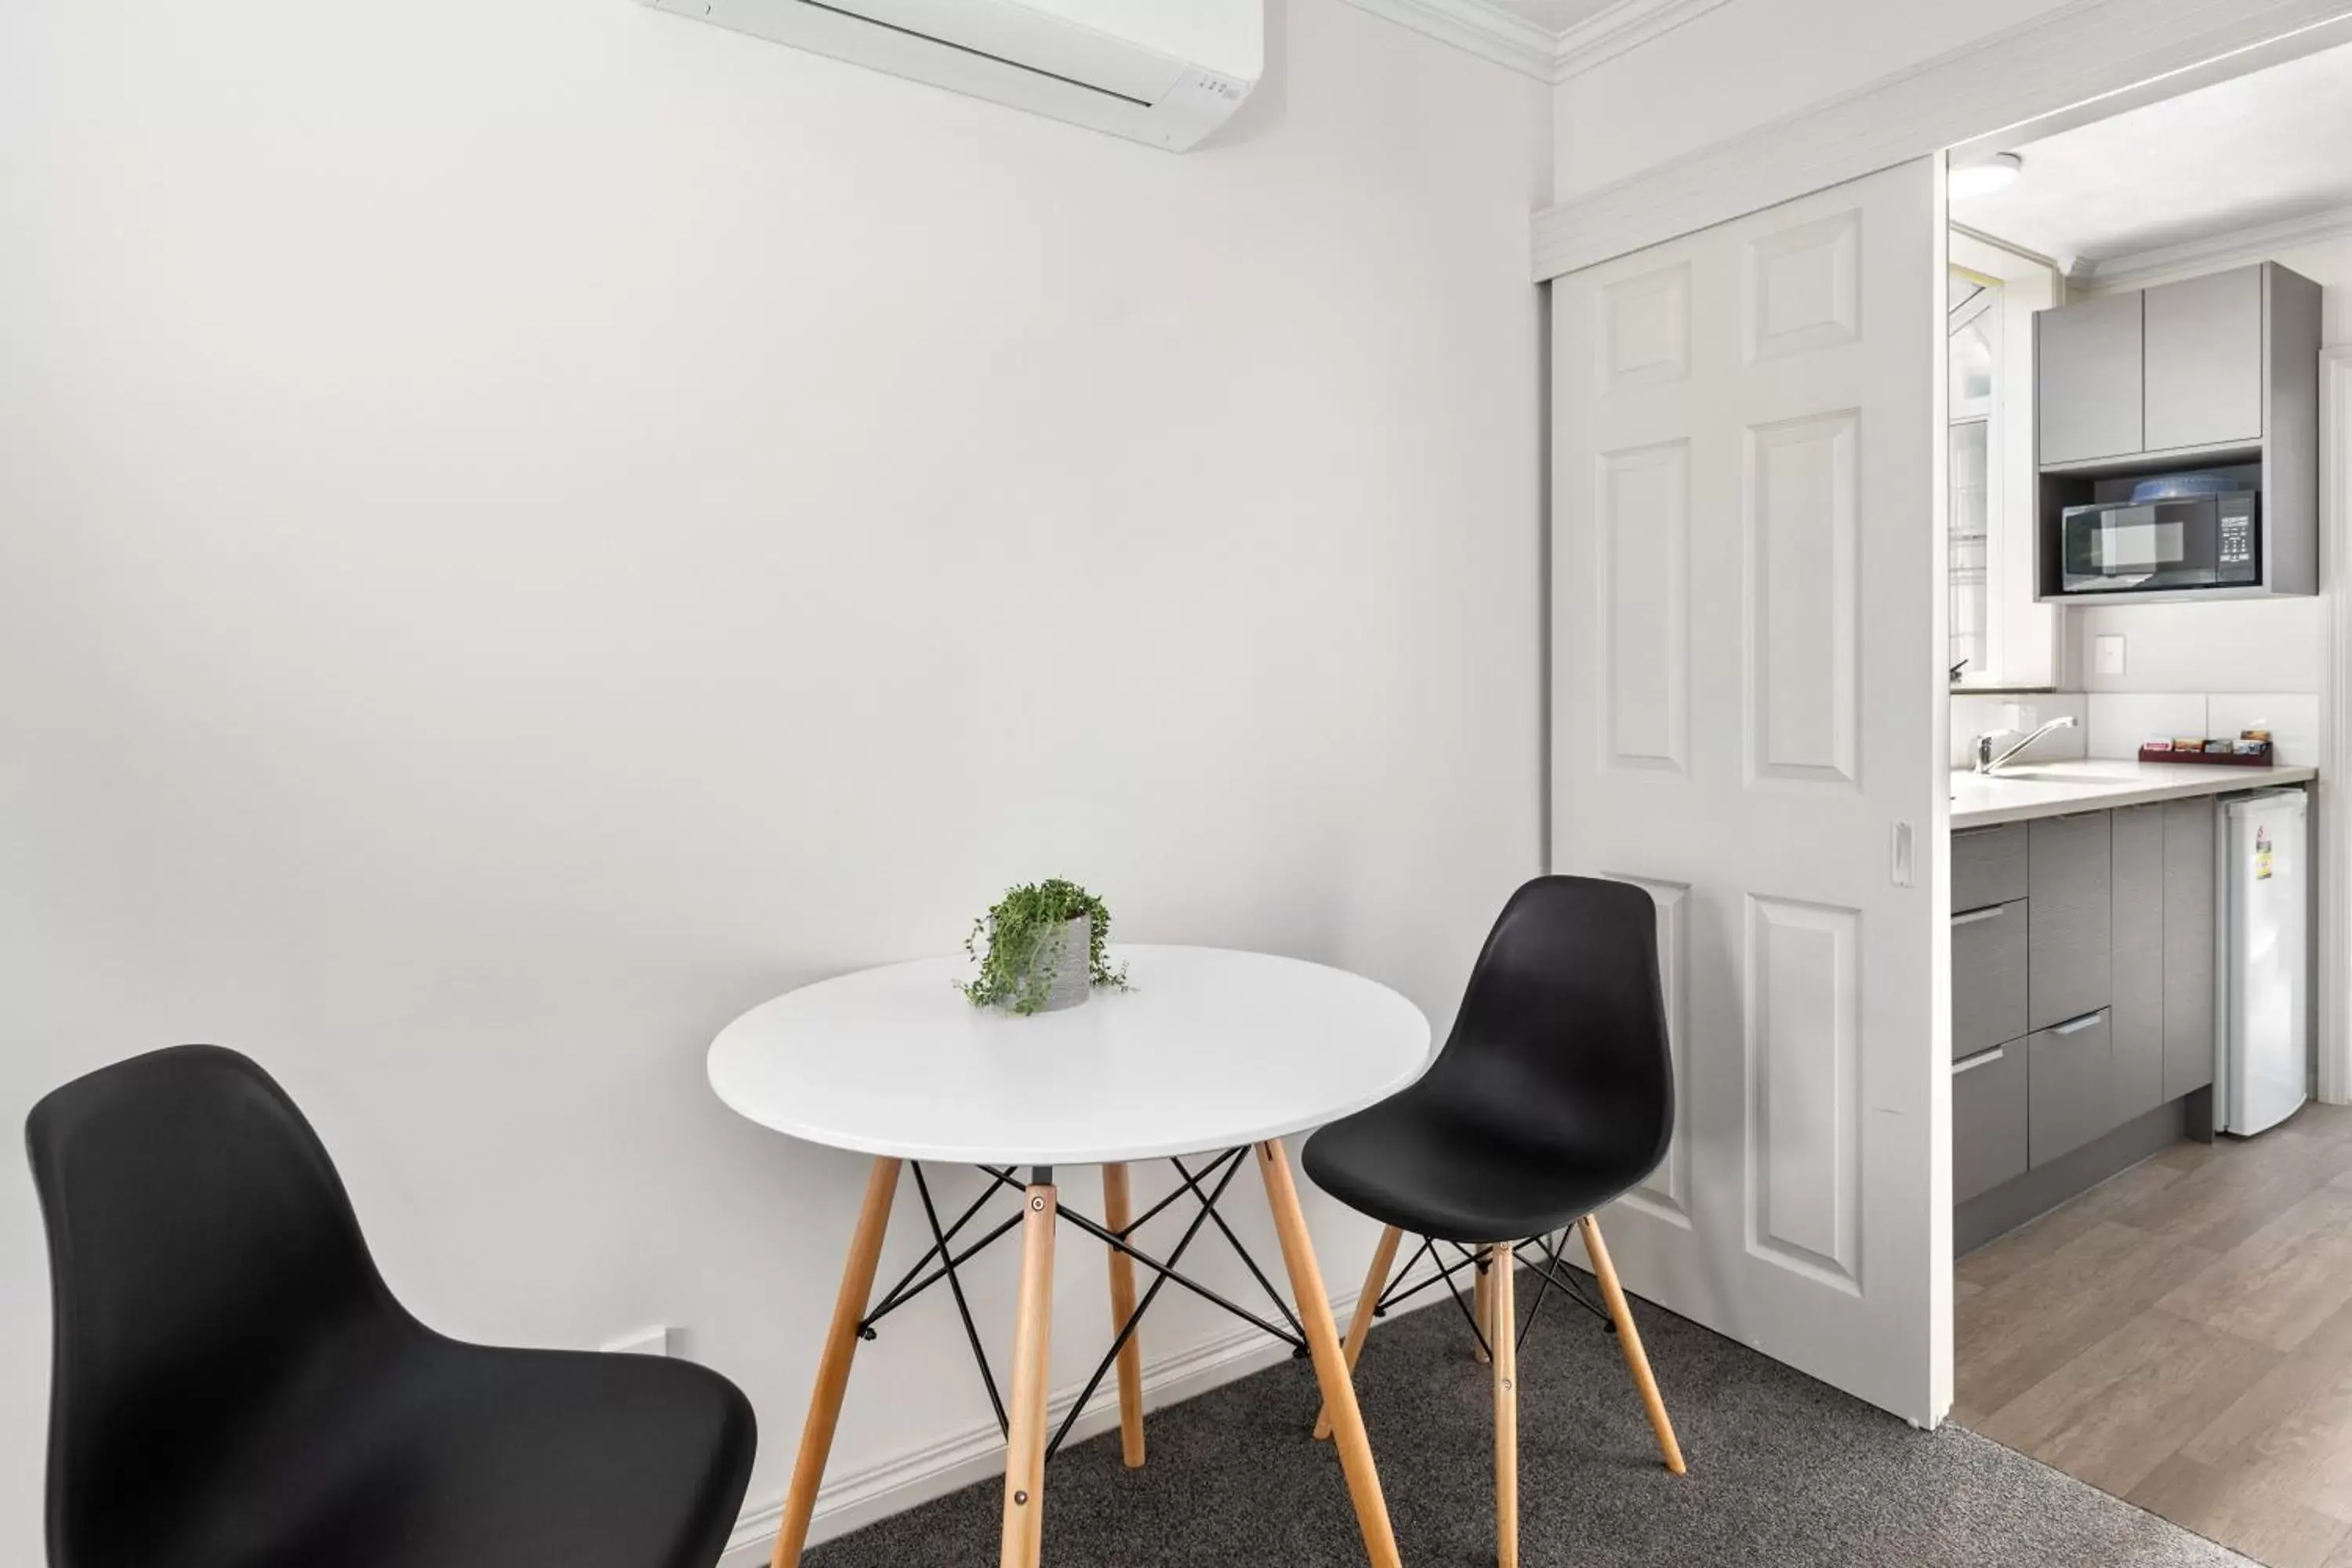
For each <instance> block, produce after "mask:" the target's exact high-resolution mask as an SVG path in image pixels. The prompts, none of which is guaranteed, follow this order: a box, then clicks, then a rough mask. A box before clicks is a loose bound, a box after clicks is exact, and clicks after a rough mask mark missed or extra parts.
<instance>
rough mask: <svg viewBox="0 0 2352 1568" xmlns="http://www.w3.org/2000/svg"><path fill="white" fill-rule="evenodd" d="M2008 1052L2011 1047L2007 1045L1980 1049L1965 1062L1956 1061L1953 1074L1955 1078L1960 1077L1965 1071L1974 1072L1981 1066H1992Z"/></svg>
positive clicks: (1953, 1065)
mask: <svg viewBox="0 0 2352 1568" xmlns="http://www.w3.org/2000/svg"><path fill="white" fill-rule="evenodd" d="M2008 1054H2009V1047H2007V1046H1995V1047H1993V1048H1992V1049H1990V1050H1989V1051H1979V1052H1978V1053H1977V1054H1976V1055H1975V1056H1972V1057H1970V1058H1969V1059H1968V1060H1966V1061H1964V1062H1954V1063H1953V1064H1952V1076H1953V1077H1954V1078H1958V1077H1959V1076H1960V1075H1961V1074H1962V1073H1964V1072H1974V1071H1976V1070H1977V1068H1981V1067H1990V1066H1991V1065H1992V1064H1993V1063H1995V1062H1997V1061H1999V1060H2000V1058H2003V1057H2005V1056H2007V1055H2008Z"/></svg>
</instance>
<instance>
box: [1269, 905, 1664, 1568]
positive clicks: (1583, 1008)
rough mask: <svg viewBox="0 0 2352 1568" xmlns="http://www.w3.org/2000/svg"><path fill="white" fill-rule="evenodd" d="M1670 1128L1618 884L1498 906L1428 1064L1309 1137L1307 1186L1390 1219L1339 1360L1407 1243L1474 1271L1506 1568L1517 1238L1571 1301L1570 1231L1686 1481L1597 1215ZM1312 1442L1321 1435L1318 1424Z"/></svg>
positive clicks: (1649, 948) (1511, 1508)
mask: <svg viewBox="0 0 2352 1568" xmlns="http://www.w3.org/2000/svg"><path fill="white" fill-rule="evenodd" d="M1674 1130H1675V1082H1674V1066H1673V1058H1672V1057H1671V1056H1670V1055H1669V1052H1668V1048H1667V1041H1666V1012H1665V1003H1664V997H1663V996H1662V994H1661V993H1660V990H1659V985H1658V942H1657V924H1656V913H1655V906H1654V904H1653V903H1652V902H1651V900H1650V896H1649V894H1647V893H1645V892H1643V890H1642V889H1639V888H1636V887H1633V886H1631V885H1630V884H1628V883H1624V882H1611V881H1601V880H1597V879H1591V878H1587V877H1541V878H1538V879H1536V880H1535V881H1532V882H1529V883H1528V884H1527V886H1525V887H1523V888H1521V889H1519V890H1518V891H1517V892H1516V893H1514V894H1513V895H1511V901H1510V902H1509V903H1508V904H1507V905H1506V906H1504V909H1503V913H1502V916H1501V918H1500V919H1498V920H1496V922H1495V929H1494V931H1492V932H1490V933H1489V934H1488V936H1487V938H1486V948H1485V950H1484V951H1482V952H1480V953H1479V954H1478V963H1477V965H1476V967H1475V968H1474V969H1473V970H1472V971H1471V973H1470V984H1469V989H1468V990H1467V991H1466V992H1465V994H1464V995H1463V998H1462V1008H1461V1012H1460V1014H1459V1015H1458V1016H1457V1017H1456V1018H1455V1021H1454V1033H1453V1035H1452V1036H1451V1037H1449V1038H1448V1039H1447V1040H1446V1042H1445V1048H1444V1050H1443V1051H1441V1052H1440V1053H1439V1054H1438V1058H1437V1060H1436V1061H1435V1062H1433V1063H1432V1064H1431V1066H1430V1068H1429V1071H1428V1072H1427V1073H1425V1074H1424V1075H1423V1077H1422V1078H1421V1079H1420V1080H1419V1081H1418V1082H1416V1083H1414V1084H1413V1085H1412V1088H1410V1089H1405V1090H1403V1091H1402V1093H1399V1094H1396V1095H1393V1096H1391V1098H1389V1099H1388V1100H1382V1101H1381V1103H1380V1104H1378V1105H1375V1106H1373V1107H1371V1108H1370V1110H1360V1111H1358V1112H1357V1113H1356V1114H1355V1115H1353V1116H1350V1117H1348V1118H1346V1119H1345V1120H1344V1121H1335V1122H1333V1123H1332V1124H1331V1125H1330V1126H1328V1127H1326V1128H1324V1129H1322V1130H1321V1131H1318V1132H1317V1133H1316V1134H1315V1135H1314V1136H1313V1137H1311V1138H1309V1139H1308V1140H1307V1147H1306V1150H1305V1152H1304V1154H1303V1155H1302V1163H1304V1164H1305V1165H1306V1167H1307V1174H1308V1175H1309V1176H1310V1177H1312V1178H1313V1179H1314V1181H1315V1183H1316V1184H1317V1185H1318V1186H1320V1187H1321V1188H1323V1190H1324V1191H1326V1192H1328V1193H1329V1194H1331V1195H1332V1196H1334V1197H1336V1198H1338V1199H1339V1201H1340V1202H1342V1203H1344V1204H1346V1205H1348V1206H1349V1207H1350V1208H1353V1209H1356V1210H1358V1211H1359V1212H1360V1213H1363V1214H1366V1215H1370V1216H1371V1217H1372V1218H1374V1219H1376V1220H1379V1221H1381V1223H1382V1224H1383V1225H1385V1226H1387V1227H1388V1228H1387V1229H1386V1230H1384V1231H1382V1232H1381V1240H1380V1245H1379V1247H1378V1248H1377V1249H1376V1250H1375V1251H1374V1253H1373V1255H1372V1267H1371V1272H1370V1275H1369V1276H1368V1277H1367V1278H1366V1279H1365V1281H1364V1293H1363V1295H1362V1296H1360V1298H1358V1300H1357V1302H1356V1313H1355V1320H1354V1321H1353V1322H1352V1323H1350V1324H1349V1330H1348V1343H1347V1352H1348V1363H1349V1366H1351V1367H1352V1366H1353V1365H1354V1364H1355V1362H1356V1358H1357V1357H1358V1355H1360V1353H1361V1352H1362V1350H1363V1344H1364V1336H1365V1333H1366V1331H1368V1330H1369V1329H1370V1326H1371V1321H1372V1318H1373V1316H1374V1315H1375V1314H1376V1313H1377V1312H1379V1311H1381V1310H1384V1309H1385V1307H1386V1306H1387V1305H1388V1302H1387V1301H1386V1300H1384V1299H1383V1296H1382V1291H1383V1290H1384V1289H1387V1287H1388V1283H1389V1274H1390V1270H1391V1268H1393V1267H1394V1265H1395V1261H1396V1252H1397V1243H1398V1241H1399V1240H1400V1238H1401V1237H1402V1236H1403V1235H1404V1234H1405V1233H1407V1232H1410V1233H1412V1234H1413V1235H1415V1236H1419V1237H1423V1250H1426V1251H1431V1252H1434V1251H1435V1249H1436V1244H1437V1243H1438V1242H1446V1243H1451V1244H1455V1250H1456V1251H1457V1253H1459V1255H1460V1259H1461V1260H1460V1261H1458V1262H1456V1263H1454V1264H1452V1265H1451V1266H1450V1267H1447V1266H1445V1265H1444V1258H1443V1255H1440V1256H1439V1261H1440V1264H1441V1267H1446V1274H1445V1285H1446V1288H1447V1289H1454V1284H1453V1274H1454V1273H1455V1272H1458V1271H1459V1270H1461V1269H1462V1268H1470V1269H1471V1270H1473V1272H1474V1273H1475V1278H1476V1285H1477V1289H1476V1294H1475V1300H1476V1307H1475V1310H1471V1312H1470V1316H1471V1318H1472V1322H1473V1328H1474V1332H1475V1335H1476V1337H1477V1340H1478V1342H1479V1346H1480V1353H1481V1355H1482V1356H1483V1357H1485V1358H1486V1359H1489V1360H1491V1361H1492V1363H1493V1365H1494V1384H1495V1503H1496V1549H1497V1550H1496V1555H1497V1557H1498V1559H1499V1560H1500V1562H1501V1563H1502V1564H1503V1568H1513V1565H1514V1564H1516V1563H1517V1561H1518V1474H1517V1467H1518V1447H1517V1445H1518V1425H1517V1423H1518V1407H1517V1379H1518V1373H1517V1355H1518V1340H1519V1337H1520V1334H1521V1332H1522V1331H1521V1330H1519V1329H1518V1327H1517V1311H1516V1306H1515V1302H1514V1300H1513V1298H1514V1288H1513V1275H1514V1272H1515V1271H1514V1269H1513V1268H1511V1267H1509V1266H1508V1265H1509V1264H1510V1263H1513V1262H1516V1261H1517V1260H1518V1258H1520V1257H1521V1255H1522V1247H1523V1246H1529V1245H1530V1244H1531V1245H1532V1250H1533V1256H1531V1257H1529V1258H1528V1261H1529V1262H1530V1264H1531V1265H1532V1266H1533V1268H1535V1269H1536V1270H1538V1272H1539V1273H1541V1274H1542V1275H1543V1276H1544V1279H1545V1285H1544V1288H1545V1289H1547V1290H1549V1289H1551V1288H1552V1287H1553V1286H1554V1285H1558V1286H1559V1288H1560V1289H1565V1290H1569V1291H1570V1292H1571V1293H1572V1294H1575V1295H1576V1296H1577V1298H1578V1299H1579V1300H1582V1299H1583V1298H1582V1295H1581V1292H1580V1290H1578V1289H1577V1288H1576V1286H1575V1283H1574V1281H1573V1280H1572V1279H1569V1278H1568V1277H1567V1275H1566V1273H1565V1271H1564V1270H1563V1269H1562V1268H1560V1258H1559V1247H1558V1246H1557V1245H1556V1244H1554V1243H1552V1242H1551V1241H1550V1240H1549V1237H1551V1236H1552V1234H1553V1233H1554V1232H1557V1231H1561V1230H1564V1229H1566V1228H1567V1227H1568V1226H1578V1227H1579V1228H1580V1230H1581V1232H1582V1234H1583V1237H1584V1245H1585V1250H1586V1252H1587V1254H1588V1255H1589V1256H1590V1257H1591V1262H1592V1271H1593V1274H1594V1277H1595V1278H1596V1279H1598V1280H1599V1282H1600V1285H1601V1297H1602V1300H1603V1301H1604V1302H1605V1303H1606V1309H1605V1310H1606V1315H1607V1318H1608V1321H1609V1322H1610V1324H1611V1326H1612V1328H1613V1329H1614V1330H1615V1331H1616V1334H1617V1341H1618V1344H1619V1346H1620V1347H1621V1348H1622V1350H1623V1352H1624V1354H1625V1363H1626V1365H1627V1367H1628V1368H1630V1369H1631V1371H1632V1372H1633V1382H1634V1384H1635V1385H1636V1386H1637V1388H1638V1389H1639V1391H1640V1393H1641V1395H1642V1399H1643V1405H1644V1406H1645V1407H1646V1409H1647V1411H1648V1414H1649V1417H1650V1426H1651V1428H1652V1429H1653V1430H1654V1432H1655V1433H1656V1434H1657V1439H1658V1448H1659V1451H1660V1453H1661V1454H1663V1455H1664V1458H1665V1462H1666V1468H1668V1469H1670V1470H1672V1471H1674V1472H1675V1474H1676V1475H1680V1474H1682V1473H1683V1458H1682V1451H1681V1449H1680V1447H1678V1446H1677V1445H1676V1443H1675V1431H1674V1426H1673V1424H1672V1423H1671V1422H1669V1421H1668V1420H1667V1418H1666V1407H1665V1404H1664V1401H1663V1400H1662V1399H1661V1398H1660V1397H1659V1394H1658V1386H1657V1382H1656V1380H1655V1379H1654V1378H1653V1377H1652V1376H1651V1375H1650V1363H1649V1358H1648V1357H1647V1356H1646V1355H1645V1354H1643V1350H1642V1337H1641V1334H1640V1332H1639V1331H1637V1330H1636V1329H1635V1328H1634V1326H1633V1314H1632V1313H1631V1312H1630V1311H1629V1310H1627V1308H1626V1305H1625V1292H1624V1290H1623V1289H1622V1287H1620V1285H1619V1284H1618V1282H1617V1271H1616V1269H1615V1268H1613V1267H1612V1266H1611V1264H1610V1261H1609V1250H1608V1248H1607V1247H1606V1246H1604V1245H1603V1244H1602V1242H1601V1226H1600V1224H1599V1222H1598V1221H1597V1220H1596V1219H1595V1218H1594V1217H1593V1214H1594V1211H1595V1210H1597V1209H1599V1208H1601V1207H1602V1206H1604V1205H1607V1204H1609V1203H1610V1202H1611V1201H1612V1200H1613V1199H1615V1198H1618V1197H1620V1196H1622V1195H1623V1194H1625V1193H1627V1192H1629V1191H1631V1190H1632V1189H1633V1187H1634V1186H1635V1185H1636V1184H1639V1183H1640V1182H1641V1180H1642V1179H1643V1177H1644V1176H1646V1175H1648V1174H1649V1173H1651V1172H1652V1171H1653V1170H1654V1169H1656V1168H1657V1164H1658V1162H1659V1161H1660V1160H1662V1159H1664V1157H1665V1152H1666V1145H1667V1143H1668V1142H1670V1141H1671V1140H1672V1138H1673V1136H1674ZM1536 1238H1544V1239H1540V1240H1538V1239H1536ZM1415 1256H1416V1258H1418V1256H1419V1254H1418V1253H1417V1254H1416V1255H1415ZM1497 1263H1502V1264H1504V1265H1506V1266H1503V1267H1496V1264H1497ZM1409 1271H1410V1270H1409V1269H1408V1272H1409ZM1457 1295H1458V1292H1457ZM1538 1304H1540V1303H1538ZM1587 1304H1588V1305H1590V1304H1591V1303H1589V1302H1588V1303H1587ZM1595 1310H1601V1309H1598V1308H1596V1309H1595ZM1316 1435H1317V1436H1324V1435H1325V1429H1324V1427H1323V1426H1322V1425H1320V1424H1319V1423H1318V1426H1317V1428H1316Z"/></svg>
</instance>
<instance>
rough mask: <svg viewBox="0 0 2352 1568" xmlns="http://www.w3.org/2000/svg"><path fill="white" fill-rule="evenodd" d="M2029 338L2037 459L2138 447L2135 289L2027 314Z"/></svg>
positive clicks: (2116, 453)
mask: <svg viewBox="0 0 2352 1568" xmlns="http://www.w3.org/2000/svg"><path fill="white" fill-rule="evenodd" d="M2033 342H2034V351H2033V353H2034V373H2033V384H2034V395H2033V406H2034V417H2035V419H2036V420H2037V421H2038V422H2039V424H2040V426H2041V458H2040V460H2041V461H2042V462H2043V463H2066V462H2072V461H2074V460H2075V459H2076V458H2115V457H2122V456H2126V455H2128V454H2130V453H2134V452H2137V451H2139V450H2141V449H2142V447H2143V446H2144V445H2145V443H2144V442H2143V440H2142V438H2141V437H2142V426H2141V424H2140V396H2141V379H2142V377H2141V343H2140V296H2139V294H2138V292H2137V290H2135V291H2134V292H2132V293H2129V294H2110V295H2107V296H2105V298H2103V299H2097V300H2084V301H2083V303H2081V304H2079V305H2064V306H2061V307H2060V308H2059V309H2057V310H2043V311H2042V312H2041V313H2040V314H2038V315H2036V316H2035V317H2034V318H2033Z"/></svg>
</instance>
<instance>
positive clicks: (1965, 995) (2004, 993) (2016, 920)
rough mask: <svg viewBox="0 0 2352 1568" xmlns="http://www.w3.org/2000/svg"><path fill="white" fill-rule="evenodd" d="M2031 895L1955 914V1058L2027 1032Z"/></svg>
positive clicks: (1956, 1059) (1953, 1057)
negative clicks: (2027, 932)
mask: <svg viewBox="0 0 2352 1568" xmlns="http://www.w3.org/2000/svg"><path fill="white" fill-rule="evenodd" d="M2025 908H2026V900H2023V899H2019V900H2015V901H2013V902H2011V903H2006V904H1995V905H1993V906H1992V907H1991V908H1990V909H1984V910H1969V912H1968V913H1967V914H1962V915H1954V916H1953V917H1952V1059H1953V1060H1954V1061H1958V1060H1959V1059H1960V1058H1962V1057H1970V1056H1974V1055H1976V1053H1977V1052H1979V1051H1981V1050H1983V1049H1985V1048H1986V1047H1990V1046H1998V1045H2003V1044H2006V1043H2007V1042H2009V1041H2011V1040H2013V1039H2016V1038H2017V1037H2019V1036H2021V1035H2022V1034H2024V1033H2025Z"/></svg>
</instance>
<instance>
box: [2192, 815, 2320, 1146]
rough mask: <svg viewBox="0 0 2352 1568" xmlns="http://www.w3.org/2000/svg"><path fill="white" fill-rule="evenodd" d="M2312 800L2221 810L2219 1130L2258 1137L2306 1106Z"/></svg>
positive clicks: (2215, 1104) (2215, 1101) (2216, 1100)
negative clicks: (2307, 816) (2307, 809)
mask: <svg viewBox="0 0 2352 1568" xmlns="http://www.w3.org/2000/svg"><path fill="white" fill-rule="evenodd" d="M2304 804H2305V796H2304V792H2303V791H2301V790H2299V789H2274V790H2264V791H2263V792H2262V793H2261V794H2259V795H2241V796H2238V797H2236V798H2234V799H2231V800H2225V801H2223V802H2222V803H2221V808H2220V810H2221V821H2220V822H2219V823H2218V824H2217V825H2216V826H2218V827H2219V828H2220V831H2219V832H2217V833H2216V834H2215V835H2214V836H2213V837H2214V842H2215V844H2216V846H2217V847H2218V851H2219V854H2220V858H2221V877H2220V879H2219V883H2220V889H2221V910H2219V911H2218V912H2219V913H2220V915H2221V921H2220V922H2219V926H2220V933H2221V941H2220V946H2221V952H2220V954H2219V955H2218V956H2219V957H2220V959H2221V965H2220V970H2221V973H2220V984H2219V987H2218V989H2219V992H2220V995H2219V997H2218V998H2217V1000H2218V1003H2219V1006H2220V1010H2221V1011H2220V1016H2219V1019H2218V1020H2217V1021H2218V1022H2219V1024H2220V1025H2221V1028H2220V1030H2219V1044H2220V1047H2221V1061H2220V1062H2218V1063H2217V1064H2216V1066H2217V1067H2218V1068H2219V1069H2220V1070H2219V1071H2218V1072H2216V1074H2215V1075H2214V1079H2213V1089H2214V1094H2213V1121H2214V1124H2215V1125H2216V1126H2218V1127H2220V1128H2221V1130H2222V1131H2227V1132H2236V1133H2240V1134H2249V1133H2254V1132H2260V1131H2263V1130H2264V1129H2266V1128H2271V1127H2275V1126H2277V1125H2278V1124H2279V1123H2280V1122H2282V1121H2285V1120H2286V1119H2287V1118H2288V1117H2289V1116H2291V1115H2293V1114H2294V1110H2295V1108H2296V1107H2297V1106H2299V1105H2301V1104H2302V1103H2303V1100H2304V1085H2305V1081H2306V1072H2307V1068H2305V1060H2306V1058H2307V1056H2308V1054H2309V1046H2310V1042H2309V1037H2308V1034H2307V1031H2306V1028H2305V1020H2306V1018H2307V1016H2308V1013H2307V1008H2308V997H2309V992H2308V990H2307V989H2306V987H2307V986H2308V984H2309V978H2308V974H2307V973H2306V965H2305V954H2306V952H2307V951H2308V949H2307V946H2306V943H2305V926H2304V921H2305V919H2306V918H2307V917H2306V915H2305V909H2306V905H2307V900H2308V899H2309V896H2310V881H2309V876H2310V870H2309V868H2310V859H2309V858H2308V857H2307V856H2306V855H2305V852H2304V851H2305V845H2306V844H2307V842H2308V838H2307V836H2306V835H2305V830H2304V829H2305V824H2304V815H2303V814H2304Z"/></svg>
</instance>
